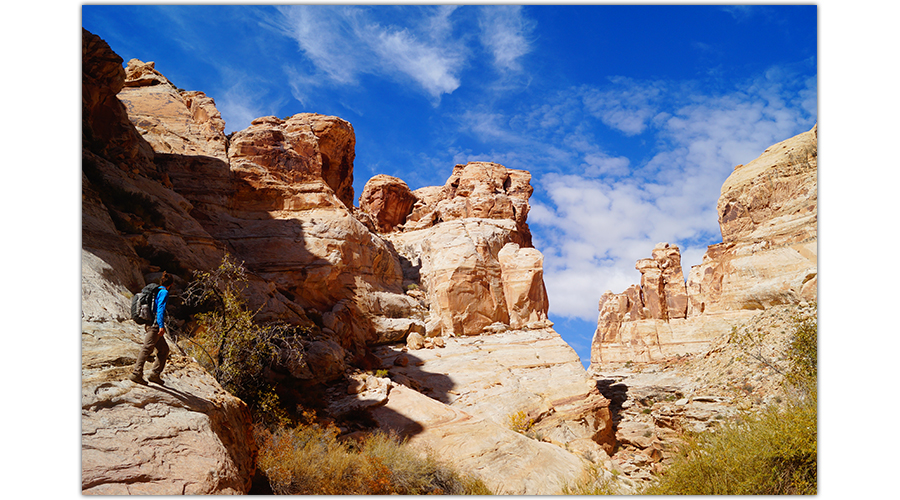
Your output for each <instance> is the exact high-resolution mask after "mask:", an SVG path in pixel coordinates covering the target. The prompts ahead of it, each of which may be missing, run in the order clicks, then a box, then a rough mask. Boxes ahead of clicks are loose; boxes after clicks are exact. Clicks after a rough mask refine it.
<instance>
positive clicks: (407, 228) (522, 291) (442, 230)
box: [382, 162, 549, 336]
mask: <svg viewBox="0 0 900 500" xmlns="http://www.w3.org/2000/svg"><path fill="white" fill-rule="evenodd" d="M530 178H531V176H530V174H529V173H528V172H525V171H521V170H512V169H508V168H506V167H504V166H502V165H498V164H496V163H487V162H470V163H468V164H466V165H457V166H456V167H455V168H454V170H453V174H452V175H451V176H450V178H449V179H448V180H447V182H446V183H445V184H444V186H441V187H427V188H421V189H417V190H416V191H414V192H413V193H412V194H413V196H414V197H415V199H416V202H415V204H414V205H413V208H412V211H411V212H410V213H409V215H408V216H407V217H406V219H405V221H404V222H402V224H398V225H397V226H396V227H397V228H398V229H399V230H398V231H395V232H392V233H389V234H384V235H382V236H383V237H384V238H385V239H386V240H387V241H389V242H390V243H391V244H392V246H393V248H394V249H395V250H396V251H397V253H398V255H399V257H400V260H401V266H402V269H403V279H404V284H405V285H409V284H414V285H416V286H419V287H421V288H422V290H423V291H424V292H425V300H426V302H427V305H428V310H429V311H430V316H429V318H428V319H427V323H428V324H429V325H431V328H429V330H428V334H429V336H434V335H438V334H439V333H438V332H440V334H442V335H444V336H447V335H480V334H481V333H483V332H484V331H485V330H484V329H485V328H486V327H488V326H490V325H492V324H495V323H502V324H505V325H507V326H510V324H511V322H513V323H515V326H514V327H516V328H519V327H524V326H526V325H528V324H531V325H532V326H533V327H535V328H543V327H545V326H547V325H548V324H549V323H547V307H548V300H547V293H546V290H545V289H544V284H543V269H542V257H541V255H540V252H538V251H537V250H536V249H534V248H531V233H530V231H529V229H528V224H527V221H526V217H527V214H528V210H529V205H528V198H529V197H530V196H531V193H532V190H533V189H532V187H531V185H530ZM507 245H512V246H509V247H507ZM504 248H506V253H504V257H503V263H501V251H503V250H504Z"/></svg>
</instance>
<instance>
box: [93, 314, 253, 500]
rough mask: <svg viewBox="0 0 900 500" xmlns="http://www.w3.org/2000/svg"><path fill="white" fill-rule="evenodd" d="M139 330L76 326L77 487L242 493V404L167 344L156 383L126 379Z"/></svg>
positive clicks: (245, 435)
mask: <svg viewBox="0 0 900 500" xmlns="http://www.w3.org/2000/svg"><path fill="white" fill-rule="evenodd" d="M142 335H143V328H141V327H139V326H138V325H136V324H134V323H117V322H83V323H82V343H81V352H82V373H81V386H82V392H81V487H82V493H84V494H89V495H183V494H188V495H210V494H245V493H247V492H248V491H249V489H250V482H251V479H252V477H253V472H254V468H255V462H254V456H255V453H256V451H255V449H254V448H253V437H252V435H251V423H250V412H249V409H248V408H247V406H246V405H245V404H244V403H243V402H242V401H241V400H240V399H238V398H236V397H234V396H232V395H230V394H229V393H227V392H226V391H225V390H224V389H222V387H221V386H220V385H219V384H218V383H217V382H216V381H215V380H214V379H213V378H212V377H211V376H210V375H209V374H208V373H206V371H205V370H203V369H202V368H201V367H200V366H199V365H197V364H196V363H195V362H193V361H190V360H189V359H187V358H183V357H181V356H178V355H177V351H176V350H175V349H174V348H173V349H172V352H173V355H172V356H171V357H170V360H169V363H168V364H167V365H166V370H165V372H163V379H164V380H165V382H166V385H165V386H164V387H160V386H157V385H148V386H142V385H138V384H135V383H133V382H131V381H126V380H125V379H126V377H127V376H128V374H129V373H130V369H131V364H133V363H134V361H135V357H136V355H137V353H138V351H139V350H140V339H141V338H142Z"/></svg>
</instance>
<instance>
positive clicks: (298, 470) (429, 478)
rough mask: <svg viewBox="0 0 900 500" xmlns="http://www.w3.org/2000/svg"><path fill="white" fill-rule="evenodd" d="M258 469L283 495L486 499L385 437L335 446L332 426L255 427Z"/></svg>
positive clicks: (470, 482) (476, 486)
mask: <svg viewBox="0 0 900 500" xmlns="http://www.w3.org/2000/svg"><path fill="white" fill-rule="evenodd" d="M256 438H257V442H258V444H259V446H260V455H259V459H258V465H259V469H260V470H261V471H263V473H264V474H265V475H266V477H267V478H268V480H269V484H270V486H271V488H272V490H273V491H274V492H275V493H276V494H283V495H392V494H401V495H424V494H436V495H440V494H445V495H469V494H474V495H489V494H491V492H490V490H488V488H487V487H486V486H485V485H484V483H482V482H481V481H479V480H476V479H472V478H469V477H466V476H463V475H460V474H459V473H457V472H455V471H453V470H452V469H450V468H448V467H447V466H446V465H444V464H441V463H439V462H438V461H437V460H436V459H434V458H433V457H431V456H426V457H422V456H420V455H419V454H418V453H416V452H414V451H413V450H411V449H409V448H408V447H407V446H406V445H404V444H402V443H400V442H398V441H397V440H395V439H393V438H392V437H390V436H387V435H385V434H382V433H375V434H372V435H370V436H368V437H366V438H365V439H363V440H362V441H361V442H359V443H353V444H351V443H350V442H340V441H339V440H338V439H337V433H336V431H335V429H334V428H323V427H320V426H318V425H300V426H297V427H295V428H293V429H287V428H280V429H278V430H276V431H275V432H271V431H269V430H265V429H261V428H258V429H257V430H256Z"/></svg>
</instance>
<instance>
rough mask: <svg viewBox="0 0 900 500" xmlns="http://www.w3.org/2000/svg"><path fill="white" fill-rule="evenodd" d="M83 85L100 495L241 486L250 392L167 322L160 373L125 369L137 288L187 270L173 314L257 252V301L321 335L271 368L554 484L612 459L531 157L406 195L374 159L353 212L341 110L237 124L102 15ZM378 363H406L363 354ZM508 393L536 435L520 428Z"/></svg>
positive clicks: (92, 441)
mask: <svg viewBox="0 0 900 500" xmlns="http://www.w3.org/2000/svg"><path fill="white" fill-rule="evenodd" d="M82 94H83V95H82V110H83V129H82V130H83V131H82V134H83V152H82V173H83V175H82V193H83V197H82V200H83V202H82V213H83V218H82V242H83V243H82V269H83V270H82V331H83V340H82V450H83V451H82V465H83V470H82V477H83V491H84V492H85V493H98V494H124V493H191V494H203V493H246V492H247V491H248V488H249V485H250V482H251V478H252V476H253V471H254V464H253V461H254V454H255V451H254V449H253V445H252V442H253V441H252V438H251V437H250V432H249V425H250V422H249V411H248V409H247V407H246V405H245V404H244V403H243V402H241V401H240V400H238V399H236V398H234V397H233V396H230V395H229V394H227V393H226V392H224V391H223V390H222V388H221V387H220V386H219V385H218V384H217V383H216V382H215V380H213V379H212V378H211V377H210V376H209V375H208V374H206V373H205V372H204V371H203V370H202V368H201V367H200V366H199V365H198V364H197V363H196V362H195V361H193V360H192V359H190V358H187V357H184V356H180V355H178V354H177V353H178V352H179V350H178V348H177V347H178V345H177V343H175V342H174V339H169V340H170V344H173V349H172V353H173V354H172V356H171V358H170V364H169V365H168V367H167V369H166V372H165V373H164V376H163V378H164V379H165V380H166V382H167V384H166V386H165V387H161V386H153V385H151V386H138V385H135V384H133V383H131V382H126V381H124V380H125V377H126V374H127V372H128V369H129V367H130V365H131V364H132V363H133V361H134V356H135V355H136V353H137V351H138V342H139V340H140V333H141V331H140V330H141V329H140V328H139V327H137V326H136V325H134V324H133V323H131V322H130V320H129V311H128V305H129V298H130V297H131V295H132V294H133V293H135V292H137V291H138V290H139V289H140V288H141V287H142V286H143V285H144V284H145V283H146V282H148V281H149V280H150V279H152V278H153V277H155V276H158V273H159V272H160V271H162V270H167V271H169V272H170V273H173V274H175V275H176V276H177V279H176V285H175V292H174V293H173V296H174V298H175V299H176V300H174V304H173V308H174V313H173V314H172V316H173V317H172V320H173V322H174V324H173V325H172V328H173V329H174V330H175V331H178V330H179V328H181V327H185V321H184V320H186V319H187V317H186V315H179V314H178V310H177V309H178V300H177V295H178V293H177V292H178V290H180V289H181V288H182V287H183V286H184V285H185V283H186V282H187V281H188V280H190V279H191V278H192V272H193V271H195V270H201V271H205V270H211V269H214V268H215V267H217V266H218V264H219V263H220V262H221V260H222V258H223V257H224V256H225V255H226V254H229V255H231V256H233V257H234V258H235V259H236V260H238V261H239V262H242V263H243V264H244V266H245V267H246V269H247V271H248V278H249V282H248V288H247V290H246V291H245V294H246V298H247V299H248V301H249V306H250V307H251V308H252V309H253V310H255V311H258V314H257V316H256V319H257V320H259V321H268V320H280V321H286V322H289V323H293V324H299V325H303V326H306V327H307V328H308V329H309V331H310V332H312V333H311V335H310V337H309V338H304V339H303V340H302V342H303V345H304V349H303V353H302V358H303V359H294V358H296V357H297V356H290V355H287V356H284V358H286V359H291V360H293V361H292V364H290V366H277V367H270V368H271V369H272V371H273V374H270V375H267V376H272V377H275V378H273V380H276V379H277V380H278V381H279V383H281V384H283V385H284V386H285V387H288V388H289V389H290V388H291V387H293V388H294V389H291V390H296V388H297V387H308V386H311V385H312V384H319V386H320V387H325V388H326V389H324V394H327V395H328V396H327V397H325V400H324V401H322V404H323V405H324V406H325V407H326V408H328V409H329V410H328V411H331V412H332V413H331V414H332V415H336V416H339V415H341V414H343V413H346V412H348V411H356V410H366V409H369V410H371V411H372V412H373V418H376V420H378V421H379V422H381V423H382V424H383V426H384V428H386V429H387V428H392V429H395V430H398V431H400V432H403V433H406V434H409V435H411V437H412V438H414V440H415V441H417V442H420V443H422V444H423V445H427V446H430V447H432V448H434V449H439V450H445V451H446V453H444V455H445V456H446V457H447V458H452V459H453V460H454V461H455V462H456V463H458V464H459V465H461V466H463V467H470V466H471V468H472V469H473V470H474V471H475V472H477V473H478V474H479V475H480V476H481V477H483V478H484V479H485V481H487V482H488V483H489V484H490V485H492V486H493V487H495V488H496V489H497V490H498V491H503V492H520V493H555V492H558V490H559V487H560V486H561V485H562V484H563V483H564V482H566V481H571V480H573V479H574V478H576V477H577V476H578V475H579V474H580V473H581V472H582V470H583V468H584V467H586V466H587V465H589V464H590V462H594V463H598V464H601V466H604V467H605V465H604V464H608V454H609V453H610V452H611V451H612V449H613V447H614V446H615V436H614V432H613V429H612V426H611V425H610V420H609V419H610V417H609V412H608V409H607V408H608V401H607V400H606V399H605V398H604V397H603V396H602V395H600V394H599V393H598V392H597V390H596V386H595V384H593V383H592V382H591V381H590V379H589V378H588V376H587V373H586V372H585V371H584V369H583V368H582V366H581V363H580V361H579V360H578V357H577V356H576V355H575V353H574V351H572V350H571V348H569V347H568V346H567V345H565V343H564V342H563V341H562V339H561V338H560V337H559V335H558V334H556V332H554V331H553V330H552V329H551V328H550V327H551V326H552V325H551V323H550V322H549V321H548V320H547V309H548V300H547V294H546V290H545V288H544V284H543V269H542V256H541V254H540V252H538V251H537V250H536V249H534V248H532V247H531V235H530V232H529V229H528V225H527V214H528V210H529V206H528V198H529V196H530V195H531V192H532V188H531V186H530V174H529V173H528V172H525V171H521V170H512V169H507V168H506V167H503V166H502V165H498V164H495V163H488V162H472V163H469V164H467V165H457V166H456V167H455V168H454V170H453V173H452V175H451V176H450V178H449V179H448V181H447V183H446V184H445V185H444V186H436V187H426V188H422V189H419V190H416V191H412V192H410V190H409V188H408V186H406V185H405V184H404V183H403V182H402V181H400V180H399V179H393V178H388V177H387V176H377V177H375V178H373V179H372V180H371V181H370V182H369V183H368V184H367V186H366V189H365V190H364V193H363V196H362V197H361V202H360V205H361V207H360V208H359V209H357V208H355V207H353V205H352V202H353V188H352V184H353V161H354V156H355V151H354V148H355V136H354V132H353V127H352V126H351V125H350V124H349V123H347V122H346V121H344V120H341V119H340V118H337V117H329V116H322V115H317V114H311V113H301V114H296V115H293V116H290V117H287V118H285V119H280V118H276V117H272V116H269V117H261V118H258V119H256V120H254V121H253V122H252V123H251V125H250V126H249V127H248V128H246V129H244V130H241V131H238V132H235V133H234V134H231V135H230V136H226V135H225V134H224V122H223V121H222V118H221V115H220V114H219V112H218V111H217V109H216V106H215V102H214V101H213V100H212V98H210V97H209V96H207V95H205V94H204V93H202V92H198V91H185V90H182V89H179V88H177V87H176V86H175V85H174V84H173V83H172V82H170V81H169V80H168V79H167V78H166V77H165V76H163V75H162V74H161V73H159V72H158V71H157V70H156V68H155V64H153V63H144V62H142V61H139V60H136V59H135V60H132V61H129V63H128V65H127V68H124V69H123V67H122V60H121V58H119V57H118V56H116V55H115V54H114V53H113V52H112V51H111V50H110V49H109V47H108V46H107V45H106V44H105V42H103V41H102V40H100V39H99V38H98V37H96V36H94V35H92V34H90V33H88V32H87V31H84V32H83V84H82ZM187 329H188V328H186V327H185V330H187ZM182 333H184V334H189V332H182ZM454 337H457V338H454ZM385 344H387V345H389V346H390V347H384V348H382V349H383V350H382V351H379V352H380V353H379V354H378V355H377V356H376V355H375V354H373V351H377V350H378V349H379V347H378V346H379V345H385ZM398 350H405V351H406V352H402V353H398ZM288 354H290V353H288ZM442 354H445V355H446V356H444V357H442ZM423 363H428V366H427V369H426V370H423V369H422V366H423ZM383 366H387V367H389V369H390V374H391V377H392V378H396V380H393V381H391V380H388V379H387V378H381V377H373V376H370V375H367V374H365V373H364V370H373V369H378V368H382V367H383ZM465 367H468V368H466V369H463V368H465ZM444 380H450V381H452V382H451V385H455V386H457V387H458V389H459V390H460V391H463V390H464V391H465V392H464V393H460V394H458V396H459V397H456V396H455V395H454V392H453V391H456V390H457V389H453V388H449V390H447V391H444V389H445V387H444V385H442V384H443V382H441V381H444ZM292 384H293V385H292ZM302 384H308V385H302ZM342 384H343V385H342ZM345 385H346V387H345ZM417 391H421V392H417ZM498 396H499V397H498ZM497 401H503V404H500V405H497V404H496V403H497ZM510 412H513V413H516V412H523V413H525V414H527V415H528V416H529V418H530V419H532V420H533V423H532V424H533V425H532V426H533V429H534V431H535V432H537V433H540V434H541V435H542V436H543V437H542V438H541V439H532V438H528V437H525V436H524V435H523V434H519V433H516V432H513V431H511V430H509V429H508V427H509V422H508V416H509V415H508V414H509V413H510ZM450 414H452V415H456V417H454V419H451V421H447V420H446V419H445V418H444V417H445V416H446V415H450ZM398 416H402V418H401V417H398ZM411 429H412V430H415V432H413V433H412V434H410V431H411ZM532 437H536V436H532ZM482 438H484V440H483V441H482V440H481V439H482ZM566 447H568V448H569V449H570V450H571V451H567V450H566ZM182 450H190V451H187V452H183V451H182ZM523 450H527V451H523ZM450 451H452V452H453V453H450ZM573 452H576V453H577V454H576V453H573ZM442 453H443V452H442ZM172 455H177V457H175V458H173V457H172ZM551 472H552V473H551ZM548 474H549V475H548ZM551 476H552V477H551ZM548 478H549V479H548Z"/></svg>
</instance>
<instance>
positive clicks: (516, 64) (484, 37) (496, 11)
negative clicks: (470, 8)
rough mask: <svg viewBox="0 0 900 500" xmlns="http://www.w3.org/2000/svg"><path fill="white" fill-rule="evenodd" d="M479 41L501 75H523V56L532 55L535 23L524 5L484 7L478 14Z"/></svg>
mask: <svg viewBox="0 0 900 500" xmlns="http://www.w3.org/2000/svg"><path fill="white" fill-rule="evenodd" d="M478 28H479V30H480V40H481V43H482V44H483V45H484V47H485V49H486V50H487V51H488V52H490V54H491V55H492V56H493V62H494V66H495V67H496V68H497V69H499V70H501V71H520V70H521V69H522V65H521V62H520V59H521V58H522V56H524V55H526V54H528V53H529V52H531V42H530V41H529V37H530V36H531V32H532V30H533V29H534V23H533V22H532V21H530V20H529V19H527V18H526V17H525V16H524V15H523V13H522V6H521V5H503V6H490V7H482V8H481V9H479V11H478Z"/></svg>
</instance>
